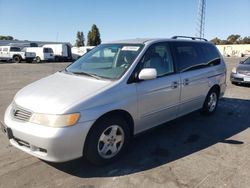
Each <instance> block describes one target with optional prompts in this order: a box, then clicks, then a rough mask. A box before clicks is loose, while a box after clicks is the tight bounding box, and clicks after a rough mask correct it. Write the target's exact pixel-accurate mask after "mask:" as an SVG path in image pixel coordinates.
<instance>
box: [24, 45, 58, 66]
mask: <svg viewBox="0 0 250 188" xmlns="http://www.w3.org/2000/svg"><path fill="white" fill-rule="evenodd" d="M24 49H25V51H26V52H32V53H35V54H36V56H35V61H36V62H37V63H40V62H42V61H54V59H55V57H54V53H53V50H52V49H51V48H46V47H28V48H24Z"/></svg>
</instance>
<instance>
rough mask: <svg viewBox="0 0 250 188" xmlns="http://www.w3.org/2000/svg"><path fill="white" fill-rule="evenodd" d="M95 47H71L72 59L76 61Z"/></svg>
mask: <svg viewBox="0 0 250 188" xmlns="http://www.w3.org/2000/svg"><path fill="white" fill-rule="evenodd" d="M94 47H95V46H81V47H72V48H71V53H72V59H73V60H77V59H79V58H80V57H82V56H83V55H84V54H86V53H87V52H89V51H90V50H92V49H93V48H94Z"/></svg>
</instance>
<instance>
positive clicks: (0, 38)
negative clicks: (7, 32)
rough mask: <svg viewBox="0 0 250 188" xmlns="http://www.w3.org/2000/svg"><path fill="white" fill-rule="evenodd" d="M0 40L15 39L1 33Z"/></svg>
mask: <svg viewBox="0 0 250 188" xmlns="http://www.w3.org/2000/svg"><path fill="white" fill-rule="evenodd" d="M0 40H14V37H12V36H3V35H0Z"/></svg>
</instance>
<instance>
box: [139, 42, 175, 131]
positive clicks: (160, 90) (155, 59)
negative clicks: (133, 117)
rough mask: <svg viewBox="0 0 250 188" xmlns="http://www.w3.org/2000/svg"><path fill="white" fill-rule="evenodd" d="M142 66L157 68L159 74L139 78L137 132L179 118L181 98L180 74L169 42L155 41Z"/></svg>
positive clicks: (142, 61) (141, 67)
mask: <svg viewBox="0 0 250 188" xmlns="http://www.w3.org/2000/svg"><path fill="white" fill-rule="evenodd" d="M139 66H140V70H141V69H143V68H155V69H156V71H157V78H156V79H153V80H145V81H141V82H138V83H137V84H136V87H137V95H138V114H139V118H140V121H139V122H140V123H139V125H138V127H137V130H136V131H138V132H140V131H143V130H146V129H148V128H151V127H153V126H155V125H159V124H161V123H164V122H166V121H168V120H171V119H174V118H176V113H177V108H178V104H179V99H180V87H179V83H180V75H179V74H178V73H176V72H175V68H174V65H173V60H172V57H171V53H170V50H169V47H168V44H167V43H157V44H153V45H152V46H151V47H150V48H149V49H148V50H147V51H146V53H145V55H144V57H143V58H142V60H141V62H140V63H139Z"/></svg>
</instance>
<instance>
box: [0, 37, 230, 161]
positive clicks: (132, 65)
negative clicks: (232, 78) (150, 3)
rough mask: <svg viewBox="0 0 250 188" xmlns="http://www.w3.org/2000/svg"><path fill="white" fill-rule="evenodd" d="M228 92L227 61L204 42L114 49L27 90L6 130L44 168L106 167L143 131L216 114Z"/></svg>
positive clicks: (120, 44) (142, 43)
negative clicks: (76, 162)
mask: <svg viewBox="0 0 250 188" xmlns="http://www.w3.org/2000/svg"><path fill="white" fill-rule="evenodd" d="M182 38H183V37H182ZM225 88H226V67H225V63H224V60H223V58H222V56H221V55H220V53H219V51H218V50H217V48H216V47H215V46H214V45H213V44H212V43H210V42H207V41H206V40H205V39H204V40H203V39H200V38H198V39H197V38H195V37H184V39H181V37H173V38H171V39H134V40H124V41H115V42H110V43H105V44H101V45H99V46H97V47H96V48H94V49H93V50H91V51H90V52H88V53H87V54H85V55H84V56H83V57H81V58H80V59H78V60H77V61H75V62H74V63H72V64H71V65H69V66H68V67H67V68H65V69H64V70H62V71H59V72H56V73H55V74H52V75H50V76H48V77H45V78H43V79H41V80H38V81H36V82H34V83H31V84H30V85H28V86H26V87H24V88H23V89H21V90H20V91H19V92H18V93H17V94H16V95H15V97H14V99H13V101H12V103H11V104H10V105H9V107H8V108H7V110H6V112H5V117H4V121H3V123H2V129H3V131H4V132H5V133H6V135H7V136H8V139H9V141H10V143H11V144H12V145H13V146H15V147H17V148H18V149H20V150H23V151H25V152H27V153H29V154H31V155H33V156H36V157H38V158H41V159H43V160H46V161H52V162H63V161H68V160H72V159H75V158H79V157H82V156H83V157H85V158H86V159H88V160H89V161H90V162H92V163H94V164H105V163H108V162H111V161H113V160H115V159H117V158H118V157H119V156H121V155H122V153H123V151H124V150H125V148H126V147H127V146H128V143H129V141H130V138H132V137H133V136H134V135H136V134H138V133H141V132H142V131H145V130H148V129H150V128H152V127H155V126H157V125H160V124H162V123H164V122H167V121H170V120H173V119H176V118H178V117H180V116H183V115H185V114H187V113H190V112H192V111H195V110H201V112H202V113H203V114H212V113H214V112H215V110H216V107H217V104H218V101H219V98H220V97H221V96H222V95H223V94H224V92H225Z"/></svg>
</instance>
